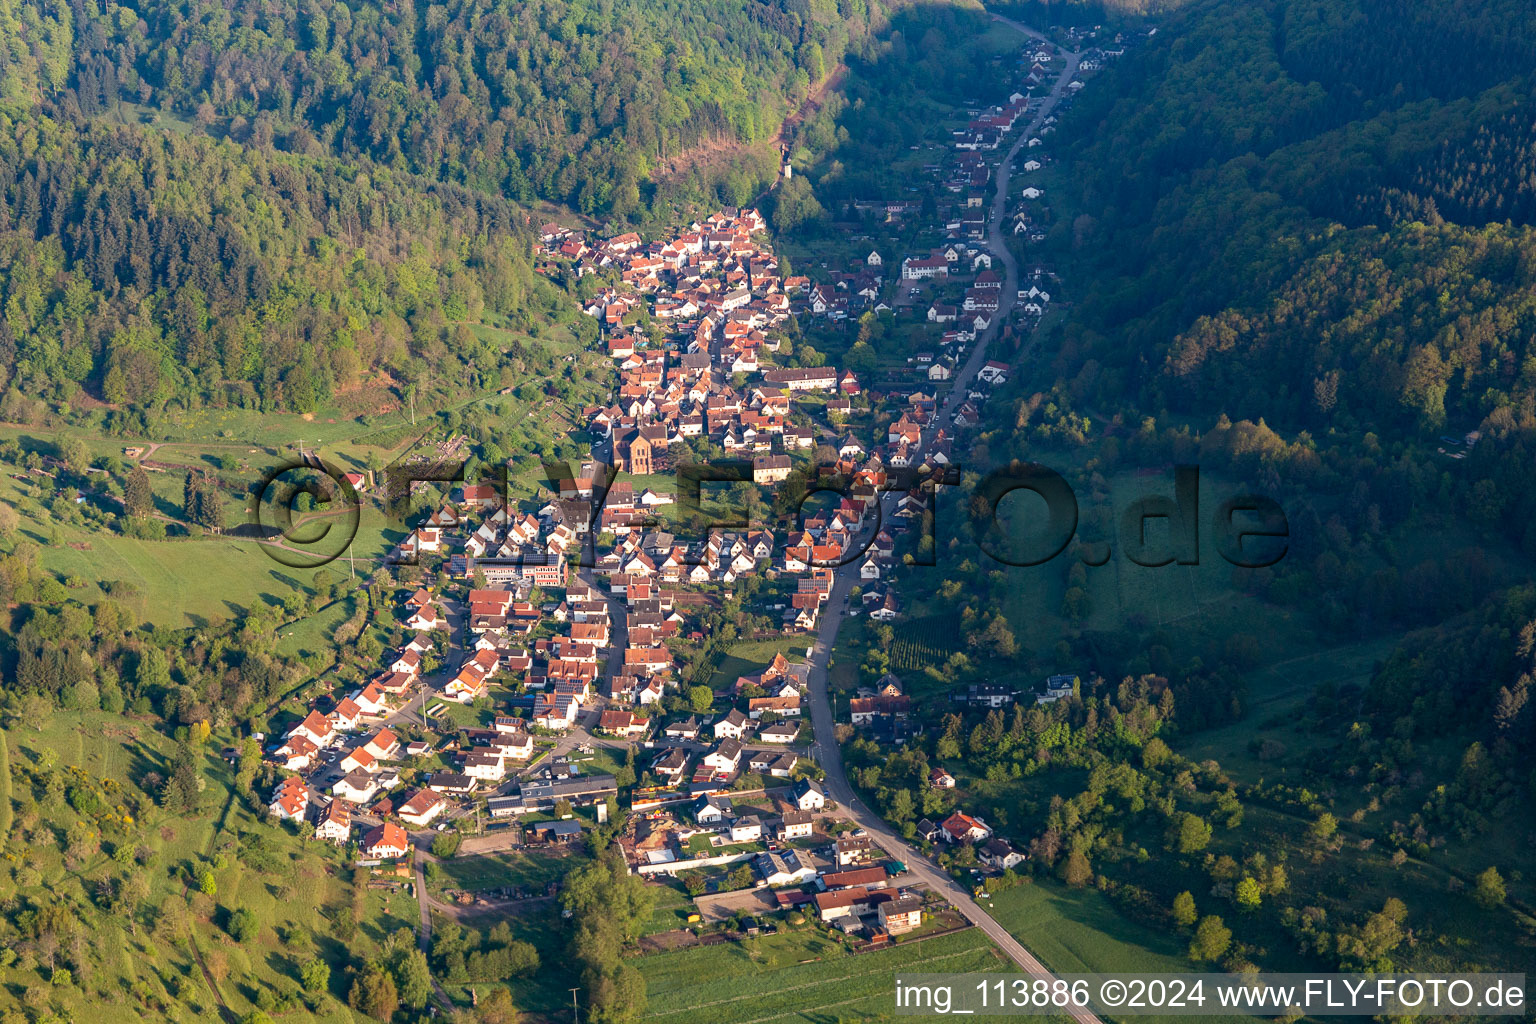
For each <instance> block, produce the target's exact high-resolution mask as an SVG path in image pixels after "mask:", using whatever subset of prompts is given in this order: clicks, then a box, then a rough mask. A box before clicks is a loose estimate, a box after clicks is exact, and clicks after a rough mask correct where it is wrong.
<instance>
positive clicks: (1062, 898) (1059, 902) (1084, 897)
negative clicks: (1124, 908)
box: [991, 881, 1256, 1022]
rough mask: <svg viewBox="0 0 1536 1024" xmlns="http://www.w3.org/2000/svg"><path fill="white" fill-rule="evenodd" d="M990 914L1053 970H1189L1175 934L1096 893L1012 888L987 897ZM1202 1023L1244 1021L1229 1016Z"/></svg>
mask: <svg viewBox="0 0 1536 1024" xmlns="http://www.w3.org/2000/svg"><path fill="white" fill-rule="evenodd" d="M991 902H992V907H991V910H992V916H994V917H995V918H997V920H998V922H999V923H1001V924H1002V925H1003V927H1005V928H1007V929H1008V931H1009V932H1010V933H1012V934H1013V936H1014V937H1015V938H1017V939H1018V940H1019V941H1020V942H1022V943H1023V944H1024V946H1025V948H1027V949H1028V950H1029V951H1030V952H1031V953H1033V954H1035V955H1036V956H1038V957H1039V958H1040V959H1041V961H1043V962H1044V963H1045V965H1046V966H1047V967H1049V968H1050V969H1051V970H1052V971H1055V972H1058V973H1061V974H1093V973H1101V972H1122V973H1142V974H1183V973H1187V972H1189V971H1190V970H1192V968H1191V966H1190V962H1189V960H1188V959H1187V958H1186V956H1185V955H1184V947H1185V945H1186V944H1187V943H1186V941H1185V940H1183V939H1182V938H1181V937H1180V936H1178V935H1176V934H1172V933H1169V932H1162V931H1155V930H1153V929H1151V928H1147V927H1145V926H1142V925H1139V924H1136V923H1134V922H1132V921H1129V920H1127V919H1126V918H1125V917H1124V916H1123V915H1121V914H1120V913H1119V912H1118V911H1117V910H1116V909H1115V908H1114V907H1113V906H1112V905H1111V904H1110V903H1109V901H1108V900H1107V899H1106V898H1105V897H1104V896H1103V895H1102V894H1100V893H1099V892H1098V891H1097V890H1095V889H1068V888H1066V887H1064V886H1060V885H1057V884H1056V883H1055V882H1039V881H1037V882H1034V883H1033V884H1029V883H1026V884H1024V885H1016V886H1014V887H1013V888H1011V889H1007V890H1005V891H1003V892H1000V893H998V894H997V895H996V896H994V897H993V898H992V901H991ZM1201 1019H1202V1020H1210V1021H1213V1022H1216V1021H1248V1022H1251V1021H1253V1020H1255V1019H1256V1018H1253V1017H1243V1016H1232V1017H1209V1018H1201Z"/></svg>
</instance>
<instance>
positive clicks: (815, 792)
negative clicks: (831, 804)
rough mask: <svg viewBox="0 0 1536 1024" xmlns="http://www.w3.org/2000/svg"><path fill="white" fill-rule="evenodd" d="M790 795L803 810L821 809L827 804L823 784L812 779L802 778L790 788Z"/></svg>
mask: <svg viewBox="0 0 1536 1024" xmlns="http://www.w3.org/2000/svg"><path fill="white" fill-rule="evenodd" d="M790 797H791V799H793V800H794V802H795V806H796V807H798V808H799V809H800V810H802V811H819V810H821V809H822V808H823V807H825V806H827V795H826V794H825V793H823V792H822V789H821V785H820V784H819V783H817V782H814V781H812V780H811V779H801V780H800V781H799V782H797V783H795V785H794V788H793V789H791V790H790Z"/></svg>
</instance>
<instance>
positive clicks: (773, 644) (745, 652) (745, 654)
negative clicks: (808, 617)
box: [709, 636, 811, 691]
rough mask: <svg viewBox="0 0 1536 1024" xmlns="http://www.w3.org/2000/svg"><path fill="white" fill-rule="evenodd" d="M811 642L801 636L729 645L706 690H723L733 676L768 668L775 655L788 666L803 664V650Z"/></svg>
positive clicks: (733, 678)
mask: <svg viewBox="0 0 1536 1024" xmlns="http://www.w3.org/2000/svg"><path fill="white" fill-rule="evenodd" d="M810 643H811V641H810V640H809V639H808V638H806V637H803V636H786V637H778V638H776V639H772V640H741V641H738V642H737V643H735V644H732V645H731V649H730V652H729V653H727V654H726V656H725V659H724V660H723V661H721V662H720V664H719V665H718V666H716V668H715V674H714V675H713V676H711V677H710V680H709V688H710V689H712V690H717V691H718V690H725V689H728V688H730V687H731V686H734V685H735V684H736V677H737V676H744V675H751V674H752V673H754V672H759V671H761V670H762V669H764V668H766V667H767V666H768V663H769V662H770V661H772V660H773V656H774V655H775V654H783V655H784V657H785V658H786V659H787V660H788V661H789V662H791V663H792V664H799V663H800V662H803V661H804V660H805V649H806V647H808V646H809V645H810Z"/></svg>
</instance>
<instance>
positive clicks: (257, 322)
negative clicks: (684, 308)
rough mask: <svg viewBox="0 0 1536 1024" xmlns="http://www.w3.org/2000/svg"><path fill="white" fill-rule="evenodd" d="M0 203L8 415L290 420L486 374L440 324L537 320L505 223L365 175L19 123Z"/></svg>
mask: <svg viewBox="0 0 1536 1024" xmlns="http://www.w3.org/2000/svg"><path fill="white" fill-rule="evenodd" d="M0 196H3V197H4V208H3V212H0V232H3V234H0V266H3V268H4V274H3V275H0V298H3V302H4V310H5V316H4V321H3V326H0V366H3V367H4V372H5V374H6V378H7V383H9V384H10V385H12V391H11V394H12V395H13V396H18V397H16V398H14V399H13V402H20V403H22V404H25V402H26V401H27V400H30V399H37V398H44V399H53V400H56V401H68V400H70V399H71V398H73V397H74V395H75V393H76V392H77V391H78V390H81V389H83V390H84V391H85V392H86V393H88V394H90V395H93V396H95V397H99V398H100V399H101V400H103V401H105V402H108V403H112V404H113V405H118V406H124V405H126V406H134V407H161V406H164V404H165V403H166V402H168V401H170V400H172V399H179V400H181V401H182V403H183V404H184V405H191V404H193V403H195V402H200V401H215V402H228V403H230V404H233V405H238V406H243V407H249V408H268V409H291V410H295V411H300V412H302V411H307V410H311V409H314V408H316V407H317V406H319V405H321V404H322V403H325V402H327V401H329V400H330V399H331V398H332V396H333V395H334V394H335V393H336V392H338V391H344V390H350V389H354V388H356V387H358V386H359V385H360V384H362V383H363V382H365V381H367V380H371V379H373V378H375V377H376V376H377V375H383V377H384V378H385V379H387V380H390V381H395V382H406V381H409V380H410V379H411V378H412V376H413V375H415V374H416V372H417V371H414V370H413V365H415V364H419V363H421V362H423V361H425V362H429V363H438V364H444V363H447V364H451V365H452V366H454V367H459V368H460V369H457V370H456V372H459V373H463V374H464V375H465V377H466V379H467V378H470V377H472V376H489V375H491V374H494V372H495V370H496V368H497V365H498V361H499V360H500V359H501V358H502V354H501V353H499V352H495V353H486V352H483V351H481V350H480V346H479V344H478V343H475V342H474V341H473V339H472V338H471V339H463V340H466V341H467V344H462V345H456V346H454V350H453V352H452V354H451V355H450V354H449V353H448V352H446V351H445V347H444V346H443V345H442V344H441V342H442V341H444V340H447V339H449V338H450V337H451V336H452V330H451V328H452V326H453V325H454V324H455V323H458V322H462V321H465V320H467V319H471V318H472V319H474V320H479V319H481V318H482V317H484V316H485V315H486V314H487V312H491V313H497V312H500V311H505V313H506V314H507V316H508V318H509V320H510V322H513V323H515V324H518V325H520V326H522V327H524V328H526V327H527V326H530V325H531V324H532V323H533V322H534V319H535V318H536V317H538V316H539V315H541V313H542V309H541V307H540V305H539V304H538V303H537V302H535V301H534V294H533V293H535V292H537V291H539V288H538V287H537V286H536V285H535V284H534V282H533V280H532V277H533V275H532V272H531V270H530V267H529V254H530V251H531V250H530V244H529V241H528V237H527V235H526V233H525V231H526V229H525V228H524V227H523V224H522V221H523V217H522V215H520V214H518V213H517V212H516V211H514V209H513V208H512V207H511V206H509V205H508V204H507V203H506V202H505V201H503V200H500V199H498V198H495V197H491V196H487V195H484V194H481V193H476V192H472V191H469V190H465V189H463V188H460V187H455V186H442V185H427V184H423V183H422V182H419V181H416V180H413V179H411V178H410V176H409V175H407V174H405V173H401V172H394V171H390V170H388V169H385V168H379V167H372V168H368V169H366V170H364V169H358V168H355V167H352V168H349V167H346V166H344V165H343V164H341V163H340V162H338V161H334V160H326V159H319V160H316V159H307V158H300V157H295V156H291V155H288V154H283V153H279V152H275V151H273V150H271V149H263V148H260V147H241V146H238V145H235V144H232V143H229V142H221V141H215V140H213V139H209V138H205V137H200V136H191V137H184V136H181V135H178V134H175V133H170V132H150V131H144V130H141V129H138V128H135V127H116V126H112V125H110V124H106V123H101V122H91V121H85V122H71V121H66V120H55V119H52V118H48V117H28V118H24V119H18V120H9V119H7V120H6V123H5V132H4V140H3V141H0ZM466 364H469V365H475V366H476V367H477V370H476V371H470V370H465V369H462V368H461V367H463V366H464V365H466ZM23 395H24V396H27V398H26V399H22V398H20V397H19V396H23ZM23 411H24V410H23ZM6 418H8V419H18V418H26V417H25V416H24V415H23V416H16V415H9V416H7V417H6Z"/></svg>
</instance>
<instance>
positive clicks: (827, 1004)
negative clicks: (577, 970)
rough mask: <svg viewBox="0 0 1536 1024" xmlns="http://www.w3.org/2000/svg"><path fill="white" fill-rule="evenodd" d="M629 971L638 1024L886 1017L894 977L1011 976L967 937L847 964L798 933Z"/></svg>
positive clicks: (658, 960) (648, 960)
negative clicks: (636, 974) (643, 995)
mask: <svg viewBox="0 0 1536 1024" xmlns="http://www.w3.org/2000/svg"><path fill="white" fill-rule="evenodd" d="M633 963H634V964H635V965H636V966H637V967H639V969H640V972H641V973H642V974H644V975H645V980H646V985H647V992H648V999H647V1004H646V1009H645V1012H644V1013H642V1014H641V1015H640V1020H642V1021H647V1022H656V1024H768V1022H770V1021H796V1020H799V1021H807V1022H815V1024H821V1022H825V1021H831V1020H840V1019H858V1018H863V1017H870V1016H875V1015H886V1016H888V1015H890V1014H891V1013H892V1012H893V1011H894V1009H895V1007H894V1000H893V996H892V980H893V978H894V977H895V975H896V972H897V971H899V970H901V969H903V968H908V967H910V968H914V969H917V970H921V971H924V972H927V973H937V972H943V973H956V974H961V973H964V974H968V973H974V972H978V971H995V972H1008V973H1012V972H1013V971H1014V965H1013V964H1012V963H1011V962H1009V961H1007V960H1005V959H1004V958H1003V957H1002V955H1001V954H999V953H997V952H996V951H995V950H994V949H993V948H992V946H991V944H990V943H989V942H988V941H987V939H986V937H985V936H984V935H982V934H981V933H980V932H979V931H976V930H975V929H968V930H966V931H963V932H959V933H956V934H952V935H944V936H940V937H937V938H933V939H927V940H925V941H922V942H907V943H902V944H898V945H897V946H895V947H894V948H891V949H888V950H882V951H880V952H876V953H864V954H858V955H854V954H850V953H848V952H847V951H846V950H844V948H843V947H842V946H841V945H839V944H838V943H837V942H836V941H834V940H833V939H831V938H828V937H827V936H826V935H825V934H824V933H822V932H819V931H816V930H814V929H812V928H810V927H803V928H801V929H797V930H786V931H781V932H780V933H779V934H777V935H764V936H761V937H759V938H756V939H748V940H746V941H744V942H741V943H735V942H729V943H725V944H722V945H715V946H702V947H695V948H692V949H684V950H677V951H674V952H669V953H655V954H652V955H649V956H645V957H641V958H639V959H638V960H635V961H633ZM913 1019H917V1018H913ZM1013 1019H1023V1018H1013Z"/></svg>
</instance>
